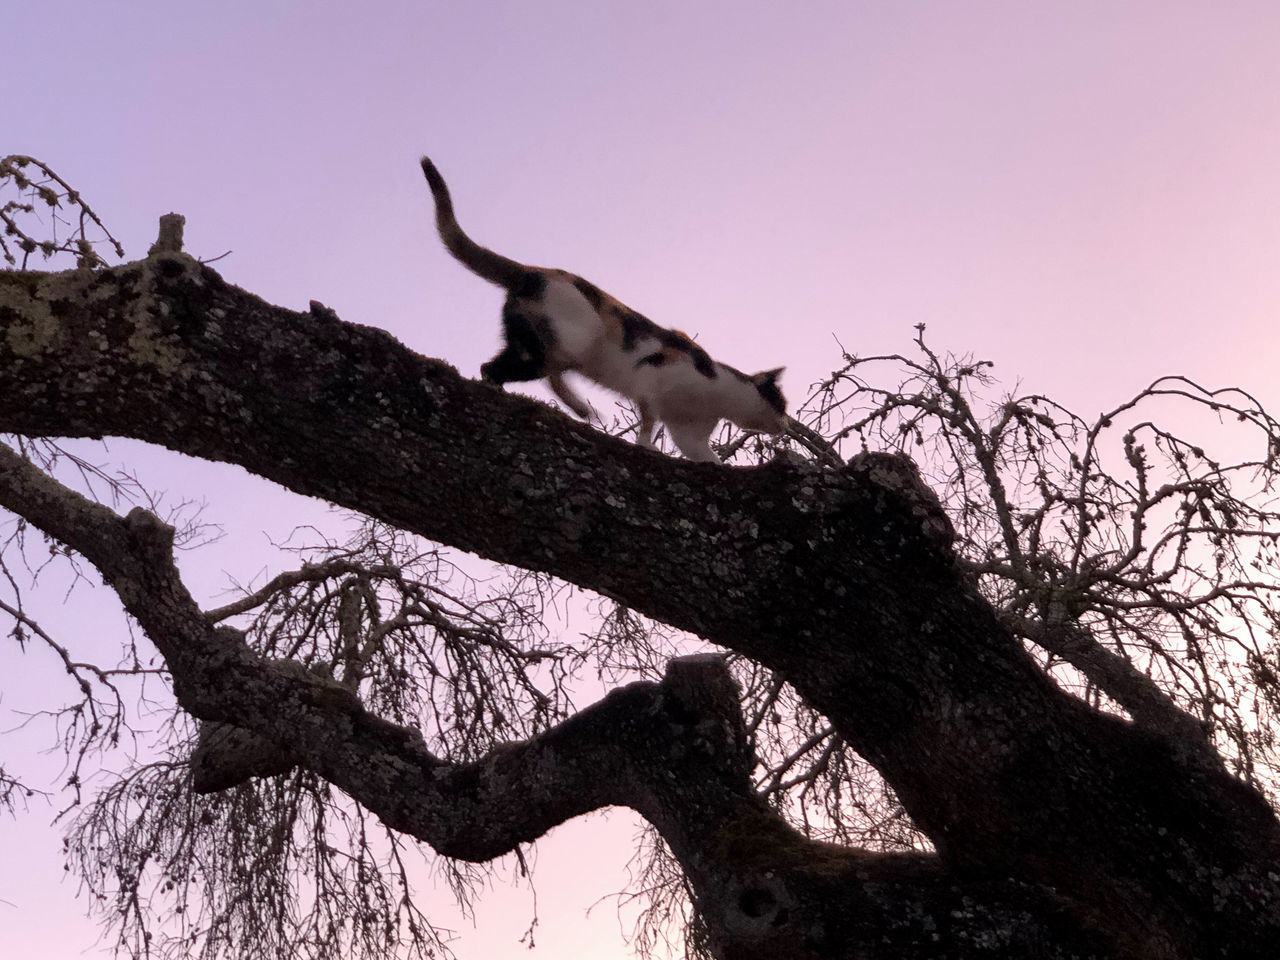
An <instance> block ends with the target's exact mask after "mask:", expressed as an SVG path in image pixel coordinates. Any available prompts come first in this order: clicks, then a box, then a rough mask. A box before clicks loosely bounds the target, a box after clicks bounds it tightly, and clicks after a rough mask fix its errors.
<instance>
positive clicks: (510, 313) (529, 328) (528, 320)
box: [480, 296, 555, 383]
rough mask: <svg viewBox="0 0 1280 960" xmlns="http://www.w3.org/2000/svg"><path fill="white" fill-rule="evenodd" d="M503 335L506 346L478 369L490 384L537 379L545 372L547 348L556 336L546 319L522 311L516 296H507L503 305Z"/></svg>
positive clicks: (552, 343)
mask: <svg viewBox="0 0 1280 960" xmlns="http://www.w3.org/2000/svg"><path fill="white" fill-rule="evenodd" d="M502 335H503V338H504V339H505V340H506V346H505V347H503V348H502V351H501V352H500V353H499V354H498V355H497V356H496V357H494V358H493V359H492V360H490V361H489V362H488V363H486V364H485V365H484V366H482V367H481V368H480V375H481V376H482V377H484V378H485V379H486V380H488V381H489V382H490V383H513V382H517V381H524V380H539V379H541V378H542V377H543V376H545V375H546V369H547V351H548V350H549V349H550V348H551V347H552V346H553V345H554V342H555V338H554V336H553V334H552V332H551V324H550V323H548V322H547V318H546V317H543V316H540V315H538V314H529V313H525V312H524V311H523V310H521V308H520V304H519V302H518V301H517V300H516V298H515V297H514V296H513V297H509V298H508V299H507V302H506V304H504V305H503V308H502Z"/></svg>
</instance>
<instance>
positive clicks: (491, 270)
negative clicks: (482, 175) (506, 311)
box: [422, 157, 533, 290]
mask: <svg viewBox="0 0 1280 960" xmlns="http://www.w3.org/2000/svg"><path fill="white" fill-rule="evenodd" d="M422 172H423V174H425V175H426V178H427V184H428V185H429V186H430V187H431V195H432V196H433V197H435V201H436V229H437V230H439V231H440V239H441V240H443V241H444V245H445V248H446V249H447V250H448V251H449V252H450V253H451V254H453V255H454V256H455V257H457V259H458V260H459V261H460V262H461V263H462V265H463V266H465V267H467V268H468V269H469V270H471V271H472V272H473V273H475V274H476V275H477V276H480V277H483V278H484V279H485V280H488V281H489V282H490V283H496V284H498V286H500V287H505V288H506V289H508V290H513V289H517V288H519V287H521V286H522V285H523V284H524V282H525V281H526V280H527V279H528V277H529V274H530V273H532V272H533V271H532V270H530V268H529V267H526V266H525V265H524V264H523V263H517V262H516V261H515V260H508V259H507V258H506V257H504V256H502V255H501V254H498V253H494V252H493V251H492V250H489V249H488V248H486V247H482V246H480V244H478V243H476V242H475V241H474V240H472V239H471V238H470V237H468V236H467V235H466V234H465V233H463V232H462V228H461V227H460V226H458V221H457V219H456V218H455V217H454V215H453V199H452V198H451V197H450V196H449V188H448V187H447V186H446V185H445V182H444V177H442V176H440V171H439V170H437V169H436V165H435V164H434V163H432V162H431V161H430V160H429V159H427V158H426V157H423V158H422Z"/></svg>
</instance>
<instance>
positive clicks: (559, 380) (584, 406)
mask: <svg viewBox="0 0 1280 960" xmlns="http://www.w3.org/2000/svg"><path fill="white" fill-rule="evenodd" d="M547 383H548V384H550V385H551V392H552V393H554V394H555V395H556V396H557V397H559V398H560V400H561V402H563V403H564V405H565V406H566V407H568V408H569V409H570V410H572V411H573V412H574V413H576V414H577V415H578V416H580V417H581V418H582V419H583V420H590V419H591V407H590V405H588V403H587V401H585V400H583V399H582V398H581V397H580V396H578V395H577V394H576V393H574V392H573V388H572V387H570V386H569V385H568V384H567V383H565V382H564V374H561V373H553V374H551V375H550V376H549V377H547Z"/></svg>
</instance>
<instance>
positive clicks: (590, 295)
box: [565, 273, 607, 313]
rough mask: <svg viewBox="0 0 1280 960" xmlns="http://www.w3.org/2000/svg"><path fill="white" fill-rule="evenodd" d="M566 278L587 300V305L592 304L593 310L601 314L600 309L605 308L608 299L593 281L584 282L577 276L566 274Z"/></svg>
mask: <svg viewBox="0 0 1280 960" xmlns="http://www.w3.org/2000/svg"><path fill="white" fill-rule="evenodd" d="M565 276H566V277H567V278H568V279H569V282H570V283H572V284H573V285H574V287H575V288H576V289H577V291H578V292H579V293H580V294H582V295H583V296H584V297H586V298H587V303H589V304H591V309H592V310H594V311H595V312H596V313H599V312H600V308H601V307H603V306H604V302H605V300H606V299H607V297H606V295H605V292H604V291H603V290H601V289H600V288H599V287H597V286H596V285H595V284H594V283H592V282H591V281H589V280H583V279H582V278H581V277H580V276H578V275H577V274H574V273H566V274H565Z"/></svg>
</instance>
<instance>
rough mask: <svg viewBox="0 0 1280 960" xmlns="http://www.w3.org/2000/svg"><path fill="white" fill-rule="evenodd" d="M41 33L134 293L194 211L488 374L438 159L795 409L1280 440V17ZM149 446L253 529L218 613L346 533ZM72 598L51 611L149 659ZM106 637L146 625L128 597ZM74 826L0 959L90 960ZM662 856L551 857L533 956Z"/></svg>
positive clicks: (107, 605) (304, 282)
mask: <svg viewBox="0 0 1280 960" xmlns="http://www.w3.org/2000/svg"><path fill="white" fill-rule="evenodd" d="M3 29H4V32H5V36H6V43H5V44H4V53H3V59H0V78H3V81H4V87H3V90H4V96H3V101H2V105H0V130H2V131H3V133H4V142H3V143H0V153H8V152H16V153H25V154H31V155H34V156H38V157H40V158H41V159H43V160H46V161H48V162H49V163H50V164H52V165H53V166H54V167H55V168H56V169H57V170H58V171H59V172H60V173H61V174H62V175H63V176H64V177H66V178H67V179H68V180H70V181H71V182H73V183H74V184H75V185H76V186H77V187H78V188H79V189H80V190H81V191H82V193H83V194H84V196H85V197H86V198H88V200H89V201H90V203H91V204H92V205H93V206H94V207H95V209H96V210H97V212H98V213H99V214H100V215H101V216H102V218H103V219H104V220H105V221H106V223H107V224H108V225H109V226H110V228H111V229H112V231H113V232H114V233H115V235H116V236H117V237H118V238H119V239H120V240H121V241H122V242H123V243H124V244H125V247H126V250H127V254H128V255H129V256H130V257H138V256H142V255H144V254H145V252H146V249H147V247H148V245H149V244H150V243H151V242H152V240H154V238H155V232H156V221H157V218H158V216H159V215H160V214H162V213H166V212H169V211H177V212H180V213H182V214H185V216H186V217H187V232H186V240H187V249H188V250H189V252H191V253H193V254H195V255H196V256H199V257H201V258H210V257H214V256H217V255H219V254H222V253H224V252H225V251H228V250H230V251H231V255H230V256H228V257H227V258H226V259H223V260H221V261H219V262H218V263H217V264H216V267H217V269H219V270H220V271H221V272H222V274H223V275H224V276H225V277H226V278H227V279H228V280H230V281H231V282H234V283H236V284H239V285H241V286H243V287H245V288H247V289H249V290H251V291H253V292H255V293H257V294H259V295H261V296H263V297H264V298H266V299H267V300H270V301H272V302H275V303H279V304H281V305H285V306H289V307H293V308H296V309H305V306H306V304H307V301H308V300H310V299H312V298H315V299H318V300H321V301H323V302H325V303H326V304H328V305H329V306H331V307H333V308H334V309H335V310H337V311H338V313H339V315H341V316H342V317H343V318H344V319H346V320H350V321H356V322H359V323H364V324H369V325H375V326H380V327H383V328H386V329H388V330H390V331H392V332H393V333H394V334H395V335H396V336H398V337H400V338H401V339H402V340H403V341H404V342H405V343H406V344H408V345H409V346H410V347H412V348H413V349H415V350H418V351H420V352H422V353H425V354H430V355H433V356H440V357H443V358H445V359H447V360H449V361H451V362H452V363H454V364H455V365H457V367H458V368H459V369H460V370H461V371H462V372H463V373H465V374H467V375H472V376H474V375H475V374H476V372H477V370H478V367H479V364H480V363H481V362H482V361H483V360H484V359H486V358H487V357H488V356H489V355H491V353H492V352H493V350H494V348H495V346H496V344H497V342H498V320H497V316H498V308H499V304H500V302H501V293H500V292H499V291H497V290H496V289H495V288H492V287H490V286H488V285H486V284H484V283H483V282H482V281H480V280H478V279H477V278H475V277H474V276H472V275H470V274H469V273H467V272H466V271H465V270H463V269H462V268H461V267H460V266H459V265H458V264H456V263H455V262H454V261H452V260H451V259H450V258H449V257H448V256H447V254H445V252H444V251H443V249H442V248H441V246H440V244H439V242H438V240H437V239H436V237H435V235H434V230H433V228H432V226H431V221H430V212H431V207H430V203H429V198H428V194H427V191H426V189H425V186H424V184H423V182H422V177H421V173H420V171H419V170H418V167H417V163H416V161H417V157H418V156H419V154H421V153H424V152H428V153H430V154H431V156H432V157H433V159H434V160H435V161H436V162H437V164H438V165H439V166H440V169H441V170H442V172H443V173H444V175H445V176H446V178H448V180H449V182H450V184H451V186H452V188H453V193H454V198H455V202H456V206H457V209H458V215H459V219H460V220H461V222H462V224H463V225H464V227H465V228H466V229H467V230H468V231H469V232H470V233H471V234H472V236H474V237H475V238H476V239H478V240H479V241H480V242H482V243H485V244H486V245H490V246H493V247H495V248H497V249H498V250H500V251H501V252H503V253H506V254H508V255H510V256H513V257H516V258H518V259H524V260H527V261H531V262H535V263H541V264H545V265H553V266H562V267H565V268H567V269H571V270H573V271H575V272H577V273H581V274H583V275H585V276H586V277H588V278H590V279H591V280H593V281H594V282H596V283H598V284H600V285H601V286H603V287H604V288H605V289H607V290H608V291H610V292H611V293H613V294H614V295H616V296H618V297H619V298H621V299H623V300H624V301H626V302H628V303H629V304H631V305H632V306H634V307H635V308H637V309H639V310H641V311H642V312H644V313H646V314H647V315H649V316H650V317H652V318H653V319H654V320H656V321H658V322H659V323H663V324H666V325H669V326H673V327H677V328H679V329H683V330H686V331H688V332H689V333H691V334H694V335H696V336H698V338H699V340H700V341H701V343H702V344H704V345H705V346H706V347H707V348H708V350H709V351H710V352H711V353H712V354H713V355H714V356H717V357H718V358H721V359H723V360H725V361H727V362H729V363H732V364H734V365H735V366H738V367H740V368H742V369H745V370H753V369H761V368H765V367H772V366H777V365H781V364H786V365H787V367H788V373H787V376H786V384H787V385H788V386H789V392H790V394H791V396H792V398H793V399H798V398H800V397H801V396H803V394H804V392H805V387H806V385H807V384H809V383H811V382H812V381H813V380H815V379H817V378H818V377H819V376H820V375H821V374H823V373H824V372H825V371H827V370H828V369H829V367H830V366H831V365H833V364H835V363H836V362H837V361H838V353H837V348H836V341H835V338H836V337H838V338H839V340H840V342H841V343H843V344H844V345H845V346H846V347H847V348H848V349H849V350H851V351H854V352H857V353H864V354H865V353H878V352H899V351H907V350H909V348H910V340H911V337H912V335H913V332H914V331H913V326H914V325H915V324H916V323H920V322H924V323H927V324H928V327H929V336H930V339H931V342H932V343H933V345H934V346H936V347H938V348H940V349H950V350H955V351H959V352H964V351H971V352H973V353H974V354H976V355H977V356H980V357H984V358H989V359H992V360H994V361H996V364H997V366H996V371H995V372H996V373H997V375H999V376H1001V377H1003V378H1004V379H1005V380H1006V382H1008V383H1010V384H1012V383H1013V382H1015V381H1018V380H1021V381H1022V382H1023V384H1024V386H1025V387H1026V388H1028V389H1032V390H1036V391H1040V392H1044V393H1047V394H1049V395H1052V396H1054V397H1056V398H1058V399H1060V400H1062V401H1063V402H1065V403H1067V404H1068V405H1070V406H1073V407H1075V408H1077V409H1078V411H1079V412H1081V413H1082V414H1086V415H1088V414H1091V413H1095V412H1097V411H1098V410H1101V409H1103V408H1104V407H1108V406H1111V405H1113V404H1114V403H1116V402H1117V401H1119V400H1122V399H1124V398H1125V397H1127V396H1129V395H1131V394H1132V393H1133V392H1134V391H1136V390H1137V389H1139V388H1140V387H1141V386H1143V385H1145V384H1146V383H1147V382H1148V381H1150V380H1151V379H1154V378H1155V377H1156V376H1158V375H1160V374H1164V373H1181V374H1185V375H1187V376H1190V377H1193V378H1195V379H1198V380H1201V381H1202V382H1204V383H1205V384H1207V385H1225V384H1228V383H1236V384H1240V385H1243V386H1246V387H1248V388H1250V389H1251V390H1253V391H1254V392H1255V394H1256V395H1258V396H1259V397H1260V398H1261V399H1262V400H1263V401H1264V402H1266V403H1268V404H1269V405H1270V406H1271V407H1272V409H1280V390H1278V389H1277V385H1276V382H1275V378H1274V374H1273V369H1274V363H1275V359H1274V358H1275V356H1276V347H1277V343H1278V341H1280V332H1278V327H1277V317H1280V270H1277V269H1276V264H1277V259H1278V257H1280V5H1277V4H1275V3H1274V2H1256V3H1254V2H1243V0H1233V2H1231V3H1226V4H1224V3H1210V2H1199V3H1188V2H1180V0H1158V2H1154V0H1153V2H1117V0H1108V2H1091V0H1062V2H1026V0H1009V2H962V0H952V2H947V3H940V2H935V3H923V2H909V0H893V2H888V0H886V2H877V3H870V2H855V0H842V2H795V3H781V2H773V3H762V2H741V0H739V2H735V3H705V2H696V0H682V2H675V3H670V2H665V0H664V2H653V0H649V2H644V3H638V2H637V3H627V4H619V3H609V2H594V3H593V2H559V0H557V2H542V3H532V2H525V3H517V2H508V3H498V2H487V0H467V2H461V0H459V2H454V3H438V2H428V3H407V2H405V3H391V2H386V3H380V2H376V0H370V2H366V3H362V4H353V3H340V4H339V3H329V2H309V3H300V2H299V3H283V2H272V0H253V2H244V0H222V2H219V3H216V4H214V3H204V2H188V3H172V2H167V3H159V2H153V0H145V2H128V3H124V2H114V0H107V2H103V0H96V2H92V3H90V2H60V0H43V2H41V3H27V4H23V5H22V6H20V7H15V8H13V9H6V10H5V12H4V17H3ZM111 449H112V455H113V456H118V457H119V458H120V459H122V460H123V459H128V460H129V461H130V462H132V463H134V464H135V465H136V466H138V469H139V472H140V473H141V475H142V477H143V479H144V480H146V481H148V482H149V483H152V484H154V485H155V486H157V487H160V488H163V489H168V490H170V491H172V493H173V494H174V495H175V496H186V497H192V498H196V499H200V498H205V499H207V500H208V501H209V508H208V509H207V511H206V517H207V519H209V520H211V521H212V522H216V523H220V524H222V525H223V526H224V527H226V528H227V531H228V537H227V540H226V541H224V542H223V543H222V544H219V545H218V546H217V547H215V548H213V549H211V550H209V551H206V552H204V553H203V554H199V555H188V556H187V557H185V558H184V560H183V563H184V570H186V571H187V572H188V575H189V576H190V578H191V580H192V583H193V585H194V587H195V592H196V594H197V597H201V598H203V599H205V600H206V602H210V601H211V600H212V599H213V598H214V597H216V596H217V591H219V590H220V589H223V588H225V585H226V579H225V576H224V575H223V571H226V572H227V573H230V574H234V575H236V576H237V577H239V578H240V579H247V578H249V577H250V576H252V575H253V574H255V573H257V572H259V570H261V569H273V567H272V564H273V563H275V562H276V561H275V559H274V558H273V556H272V554H271V552H270V551H269V550H267V549H266V537H265V536H264V534H263V531H266V532H267V533H269V534H271V535H272V536H276V537H281V536H284V535H285V534H287V532H288V530H289V529H290V528H291V527H292V526H293V524H294V523H295V522H300V521H307V520H311V519H314V518H316V517H319V516H322V515H323V511H322V509H321V508H320V507H319V506H318V505H316V504H314V503H311V502H306V501H301V500H300V499H299V498H296V497H292V496H289V495H286V494H283V493H282V492H280V491H278V490H276V489H274V488H272V487H270V486H269V485H268V484H265V483H263V482H260V481H254V480H252V479H250V478H248V477H246V476H244V475H243V474H242V473H241V472H240V471H238V470H234V469H231V468H227V467H206V466H204V465H201V464H198V463H197V462H195V461H192V460H189V459H184V458H179V457H175V456H171V455H168V454H164V453H161V452H154V451H144V450H141V449H140V447H139V446H138V445H135V444H124V443H116V444H113V445H112V448H111ZM255 551H257V552H255ZM246 557H249V558H250V559H248V560H246ZM202 590H203V591H204V592H203V593H201V591H202ZM78 598H79V595H77V599H78ZM60 600H61V593H60V592H58V591H53V592H51V593H50V594H49V595H48V597H47V600H46V602H45V604H44V605H43V606H41V607H38V608H37V609H38V610H39V612H40V615H41V616H42V617H44V618H46V619H47V620H49V621H50V622H64V623H65V626H64V629H65V630H66V631H67V632H68V633H67V636H68V638H69V639H70V638H72V637H75V638H76V640H77V642H84V643H94V642H96V643H103V644H107V643H110V642H112V641H109V640H107V639H105V638H96V637H95V636H94V635H93V634H94V631H90V630H87V628H86V627H85V624H86V623H87V622H88V621H87V620H84V619H81V620H77V619H76V614H72V613H66V612H63V611H60V610H59V609H58V607H59V603H60ZM85 602H86V603H91V604H92V605H94V606H96V607H97V608H100V610H101V614H100V616H101V617H105V618H107V622H110V618H111V617H112V616H113V609H114V608H113V605H112V601H111V599H110V598H109V597H107V598H95V599H92V600H91V601H85ZM95 629H97V628H96V627H95ZM31 659H32V658H28V661H30V660H31ZM47 666H48V665H45V666H44V667H42V666H41V665H39V664H36V663H30V662H27V661H22V662H20V661H18V660H16V659H15V658H14V657H13V656H12V652H11V651H9V652H7V653H4V654H0V668H2V669H3V670H4V671H5V674H6V682H5V683H4V687H5V688H6V692H5V699H4V700H0V729H7V728H9V727H11V726H13V724H14V722H16V721H15V717H14V713H13V711H15V710H18V709H22V708H23V707H29V706H31V705H32V704H33V703H34V702H35V701H34V700H32V699H29V698H28V696H27V694H26V693H24V691H22V690H18V691H14V690H11V689H10V687H11V684H10V682H9V679H8V678H11V677H15V676H16V677H18V678H19V682H20V683H21V684H22V685H23V687H24V688H25V690H27V691H38V690H39V689H40V686H41V684H40V677H41V674H40V670H42V669H45V668H46V667H47ZM46 739H47V732H46ZM39 740H40V738H39V737H38V736H34V734H33V733H32V732H31V731H26V732H24V733H23V734H21V735H19V736H16V737H14V736H11V737H9V738H7V739H6V740H4V741H0V751H3V756H4V758H5V762H6V763H10V762H13V761H15V760H20V759H23V758H24V751H27V750H29V749H30V745H31V744H32V743H36V742H38V741H39ZM26 762H27V763H28V766H27V767H26V768H25V769H28V770H35V769H39V767H38V764H34V765H33V764H32V761H30V760H29V759H28V760H27V761H26ZM57 769H58V768H57V764H56V758H53V766H52V767H51V770H52V773H51V774H50V776H52V777H55V778H56V775H57ZM55 806H56V805H55ZM50 816H51V813H50V810H49V809H48V808H45V807H42V806H33V807H32V810H31V812H30V813H29V814H28V815H27V816H26V817H25V818H23V819H21V820H20V821H18V822H17V823H11V822H7V821H0V956H22V955H24V954H25V953H26V952H27V951H29V950H34V949H35V948H36V947H37V946H38V947H39V948H40V949H41V950H42V952H43V955H45V956H49V957H53V958H59V957H75V956H80V955H81V953H82V951H84V950H85V949H86V948H88V947H89V946H90V945H91V943H92V940H93V937H94V928H93V926H92V924H90V923H89V922H88V921H83V920H81V915H82V914H83V912H84V909H85V905H84V903H83V902H82V901H77V900H75V899H74V898H73V893H74V886H73V885H72V884H71V883H70V882H69V881H64V880H62V871H61V859H60V857H59V855H58V843H59V840H58V833H57V832H56V830H48V829H46V824H47V823H48V821H49V819H50ZM632 822H633V821H632V820H631V819H630V818H629V817H628V816H627V815H626V814H625V813H624V812H615V813H614V814H611V820H610V823H609V825H608V826H607V828H603V829H602V828H599V827H597V826H592V825H585V826H584V825H582V824H574V825H570V826H568V827H566V828H563V829H562V830H561V831H559V832H558V833H557V835H556V836H555V837H554V838H553V839H552V841H551V842H549V843H547V844H545V845H544V846H543V849H542V854H541V863H540V869H539V874H538V887H539V899H538V908H539V914H540V917H541V923H540V926H539V928H538V931H537V934H538V935H537V943H538V947H537V950H536V951H534V955H535V956H537V955H541V956H545V957H557V956H584V955H591V956H595V957H600V958H606V960H607V958H609V957H614V956H617V957H622V956H625V955H626V952H625V949H624V948H623V947H622V946H621V942H620V940H619V937H618V924H617V922H616V920H615V919H614V916H613V911H612V908H611V907H610V906H609V905H607V904H606V905H602V906H601V907H599V908H597V909H596V911H595V912H593V914H592V917H591V921H590V922H586V921H584V920H583V913H584V911H585V909H586V907H587V906H588V905H589V904H590V903H592V902H593V901H594V900H595V899H596V898H597V897H599V896H602V895H604V894H607V893H608V892H610V891H611V890H616V889H617V888H618V887H619V886H620V884H621V883H622V882H623V876H624V875H623V864H624V863H625V861H626V858H627V855H628V847H629V842H630V834H631V826H630V824H631V823H632ZM584 851H585V852H584ZM427 896H434V897H435V898H436V899H440V900H446V899H447V895H446V894H443V893H442V894H438V895H432V894H430V893H429V892H427V893H424V897H427ZM513 904H514V906H513ZM528 904H529V898H528V895H527V894H520V895H518V896H516V897H515V898H514V899H513V898H511V897H508V896H506V895H505V894H502V895H499V896H497V897H495V899H494V903H493V905H491V906H490V907H489V908H487V909H482V910H481V911H480V912H479V913H478V914H477V920H476V925H475V926H476V929H474V930H473V929H472V925H471V923H470V922H469V921H462V920H456V921H453V925H455V926H458V928H459V931H460V933H462V934H463V937H464V939H463V940H462V941H460V942H459V944H458V947H459V952H460V954H461V956H463V957H486V958H494V960H505V958H508V957H510V958H515V957H527V956H529V953H528V951H527V950H526V949H525V947H524V946H523V945H521V944H520V943H518V937H519V935H520V933H522V932H523V930H524V927H525V925H526V924H527V920H528ZM91 955H96V954H91Z"/></svg>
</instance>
